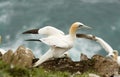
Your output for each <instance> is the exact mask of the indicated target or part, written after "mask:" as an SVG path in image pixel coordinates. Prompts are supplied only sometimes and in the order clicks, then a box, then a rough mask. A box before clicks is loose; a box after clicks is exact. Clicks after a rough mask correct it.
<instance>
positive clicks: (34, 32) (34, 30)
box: [22, 29, 39, 34]
mask: <svg viewBox="0 0 120 77" xmlns="http://www.w3.org/2000/svg"><path fill="white" fill-rule="evenodd" d="M38 30H39V29H32V30H28V31H25V32H23V33H22V34H38Z"/></svg>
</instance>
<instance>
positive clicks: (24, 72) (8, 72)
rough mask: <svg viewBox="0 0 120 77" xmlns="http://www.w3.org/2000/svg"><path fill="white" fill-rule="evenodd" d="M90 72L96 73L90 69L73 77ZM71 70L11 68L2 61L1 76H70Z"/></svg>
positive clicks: (83, 76) (85, 76)
mask: <svg viewBox="0 0 120 77" xmlns="http://www.w3.org/2000/svg"><path fill="white" fill-rule="evenodd" d="M89 73H96V72H95V71H93V70H89V71H87V72H85V73H83V74H80V75H78V74H74V76H73V77H88V74H89ZM70 76H72V74H71V73H69V72H60V71H50V70H44V69H42V68H20V67H14V68H12V69H11V68H10V65H9V64H6V63H4V62H2V61H0V77H70Z"/></svg>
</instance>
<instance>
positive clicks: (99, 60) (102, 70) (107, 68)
mask: <svg viewBox="0 0 120 77" xmlns="http://www.w3.org/2000/svg"><path fill="white" fill-rule="evenodd" d="M92 59H94V60H96V62H95V64H94V68H95V70H96V71H97V72H99V74H100V75H101V76H105V77H107V76H108V77H110V76H112V75H114V74H116V72H117V73H118V70H119V66H118V64H117V62H115V61H113V60H111V59H106V58H104V57H103V56H100V55H94V56H93V57H92Z"/></svg>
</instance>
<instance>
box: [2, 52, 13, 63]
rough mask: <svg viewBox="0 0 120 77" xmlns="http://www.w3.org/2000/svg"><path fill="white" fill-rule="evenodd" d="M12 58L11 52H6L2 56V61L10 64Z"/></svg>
mask: <svg viewBox="0 0 120 77" xmlns="http://www.w3.org/2000/svg"><path fill="white" fill-rule="evenodd" d="M12 56H13V51H12V50H8V51H7V52H6V53H5V54H4V55H3V56H2V60H3V61H4V62H6V63H8V64H10V63H11V60H12Z"/></svg>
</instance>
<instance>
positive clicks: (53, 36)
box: [23, 22, 90, 67]
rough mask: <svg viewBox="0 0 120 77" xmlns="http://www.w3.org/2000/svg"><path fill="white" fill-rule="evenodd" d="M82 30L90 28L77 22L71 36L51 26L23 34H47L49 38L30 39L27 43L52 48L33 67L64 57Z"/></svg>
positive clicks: (70, 30)
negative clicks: (36, 43) (78, 32)
mask: <svg viewBox="0 0 120 77" xmlns="http://www.w3.org/2000/svg"><path fill="white" fill-rule="evenodd" d="M81 28H90V27H88V26H86V25H84V24H82V23H80V22H75V23H73V24H72V25H71V27H70V29H69V34H68V35H65V34H64V32H62V31H61V30H59V29H56V28H54V27H51V26H46V27H43V28H41V29H33V30H29V31H26V32H23V34H30V33H32V34H46V35H48V37H46V38H41V39H39V40H36V39H28V40H27V41H41V42H43V43H45V44H47V45H49V46H50V49H49V50H48V51H47V52H46V53H45V54H44V55H43V56H41V57H40V59H39V60H38V61H37V62H36V63H35V64H34V65H33V67H36V66H39V65H40V64H42V63H43V62H45V61H46V60H48V59H50V58H53V57H54V58H58V57H60V56H61V55H63V54H64V53H65V52H66V51H68V50H69V49H71V48H72V47H73V44H74V40H75V38H76V31H77V30H78V29H81Z"/></svg>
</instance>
